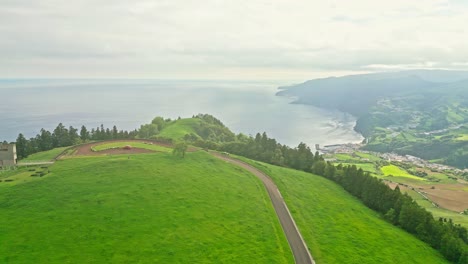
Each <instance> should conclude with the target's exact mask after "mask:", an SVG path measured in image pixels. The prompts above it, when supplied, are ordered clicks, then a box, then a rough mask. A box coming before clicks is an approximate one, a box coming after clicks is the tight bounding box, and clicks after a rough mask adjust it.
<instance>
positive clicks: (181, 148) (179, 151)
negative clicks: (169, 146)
mask: <svg viewBox="0 0 468 264" xmlns="http://www.w3.org/2000/svg"><path fill="white" fill-rule="evenodd" d="M187 148H188V147H187V144H186V143H185V142H179V143H177V144H175V146H174V149H173V150H172V154H174V156H179V157H182V158H184V157H185V152H186V151H187Z"/></svg>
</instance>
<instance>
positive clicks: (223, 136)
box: [138, 114, 235, 142]
mask: <svg viewBox="0 0 468 264" xmlns="http://www.w3.org/2000/svg"><path fill="white" fill-rule="evenodd" d="M138 137H139V138H155V139H162V140H164V139H166V140H169V141H174V140H175V141H178V140H185V141H189V142H195V141H197V140H204V141H212V142H229V141H234V140H235V134H234V133H233V132H231V131H230V130H229V128H227V127H226V126H224V124H223V123H222V122H221V121H220V120H218V119H216V118H215V117H213V116H212V115H208V114H198V115H196V116H193V117H191V118H179V119H177V120H170V119H163V118H162V117H156V118H154V119H153V121H152V122H151V123H150V124H146V125H142V126H141V127H140V130H139V132H138Z"/></svg>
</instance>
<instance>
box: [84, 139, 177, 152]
mask: <svg viewBox="0 0 468 264" xmlns="http://www.w3.org/2000/svg"><path fill="white" fill-rule="evenodd" d="M127 145H129V146H132V147H134V148H143V149H149V150H154V151H161V152H171V151H172V149H171V148H167V147H163V146H160V145H150V144H145V143H142V142H135V141H119V142H112V143H103V144H100V145H97V146H94V147H93V149H94V150H95V151H101V150H106V149H110V148H122V147H124V146H127Z"/></svg>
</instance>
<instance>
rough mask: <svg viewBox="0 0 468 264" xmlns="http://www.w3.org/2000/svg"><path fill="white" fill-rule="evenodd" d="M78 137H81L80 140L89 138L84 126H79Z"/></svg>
mask: <svg viewBox="0 0 468 264" xmlns="http://www.w3.org/2000/svg"><path fill="white" fill-rule="evenodd" d="M93 132H94V131H93ZM80 138H81V140H82V141H83V142H84V141H86V140H88V139H89V132H88V129H86V127H85V126H81V130H80Z"/></svg>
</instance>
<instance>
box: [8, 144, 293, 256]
mask: <svg viewBox="0 0 468 264" xmlns="http://www.w3.org/2000/svg"><path fill="white" fill-rule="evenodd" d="M50 170H51V173H49V174H48V175H47V176H45V177H42V178H41V180H40V181H30V182H27V183H24V184H18V185H14V186H6V185H0V208H1V210H0V263H195V262H197V263H293V262H294V261H293V257H292V254H291V252H290V249H289V246H288V244H287V241H286V239H285V237H284V235H283V233H282V231H281V228H280V225H279V221H278V220H277V218H276V216H275V213H274V209H273V207H272V205H271V202H270V201H269V198H268V195H267V193H266V191H265V189H264V187H263V185H262V184H261V182H260V180H258V179H257V178H256V177H254V176H253V175H251V174H249V173H247V172H245V171H244V170H242V169H239V168H237V167H235V166H233V165H230V164H228V163H225V162H222V161H220V160H218V159H215V158H213V157H211V156H209V154H206V153H204V152H194V153H187V155H186V158H185V159H180V158H176V157H174V156H172V155H171V154H169V153H154V154H153V153H150V154H139V155H131V156H130V159H128V158H127V156H125V157H121V156H112V157H111V156H97V157H80V158H69V159H66V160H60V161H57V162H56V163H55V164H54V165H53V166H52V167H50Z"/></svg>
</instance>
